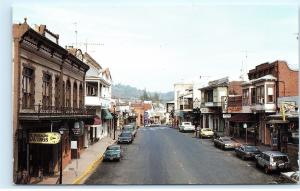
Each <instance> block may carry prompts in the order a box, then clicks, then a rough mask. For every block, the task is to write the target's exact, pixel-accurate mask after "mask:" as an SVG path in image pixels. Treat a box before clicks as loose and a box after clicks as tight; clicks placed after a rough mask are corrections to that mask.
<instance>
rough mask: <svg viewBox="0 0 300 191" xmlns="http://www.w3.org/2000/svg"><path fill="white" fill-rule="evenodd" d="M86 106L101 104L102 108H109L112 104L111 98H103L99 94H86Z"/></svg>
mask: <svg viewBox="0 0 300 191" xmlns="http://www.w3.org/2000/svg"><path fill="white" fill-rule="evenodd" d="M85 105H86V106H100V107H102V108H108V107H109V105H110V99H109V98H103V97H98V96H85Z"/></svg>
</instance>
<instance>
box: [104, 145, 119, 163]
mask: <svg viewBox="0 0 300 191" xmlns="http://www.w3.org/2000/svg"><path fill="white" fill-rule="evenodd" d="M103 159H104V160H105V161H107V160H110V161H111V160H115V159H116V160H118V161H120V159H121V147H120V145H111V146H108V147H107V148H106V151H105V152H104V155H103Z"/></svg>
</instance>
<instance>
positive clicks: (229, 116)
mask: <svg viewBox="0 0 300 191" xmlns="http://www.w3.org/2000/svg"><path fill="white" fill-rule="evenodd" d="M223 118H224V119H226V118H227V119H228V118H231V114H230V113H224V114H223Z"/></svg>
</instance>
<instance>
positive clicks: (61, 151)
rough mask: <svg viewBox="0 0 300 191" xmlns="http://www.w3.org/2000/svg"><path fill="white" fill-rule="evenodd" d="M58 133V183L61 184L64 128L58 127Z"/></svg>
mask: <svg viewBox="0 0 300 191" xmlns="http://www.w3.org/2000/svg"><path fill="white" fill-rule="evenodd" d="M59 133H60V174H59V184H62V173H63V146H62V145H63V144H62V141H63V134H64V129H59Z"/></svg>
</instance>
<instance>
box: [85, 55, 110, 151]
mask: <svg viewBox="0 0 300 191" xmlns="http://www.w3.org/2000/svg"><path fill="white" fill-rule="evenodd" d="M83 60H84V62H85V63H86V64H87V65H89V66H90V69H89V70H88V71H87V73H86V78H85V81H86V87H85V90H86V95H85V106H86V107H87V109H89V110H94V113H95V114H96V116H95V119H94V124H93V125H90V126H89V127H88V128H87V129H86V132H85V139H86V141H85V143H86V144H85V145H84V146H85V147H88V144H87V143H93V142H95V141H98V140H99V139H102V138H103V137H105V136H108V134H110V135H111V132H112V127H113V123H112V120H113V117H112V115H111V113H110V112H109V109H110V107H111V84H112V78H111V75H110V71H109V69H108V68H106V69H103V68H102V67H101V66H100V64H98V63H97V62H96V61H95V60H94V59H93V58H92V57H91V56H90V55H89V54H88V53H85V54H84V58H83Z"/></svg>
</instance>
